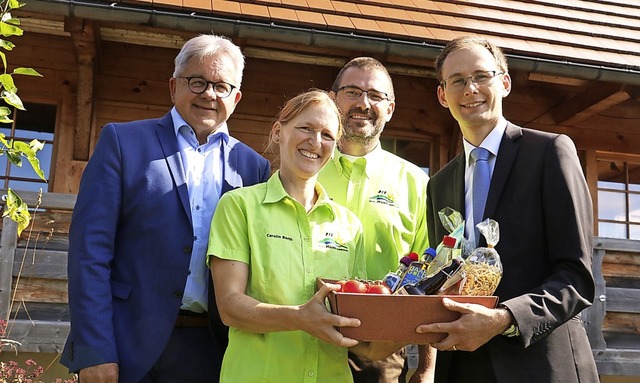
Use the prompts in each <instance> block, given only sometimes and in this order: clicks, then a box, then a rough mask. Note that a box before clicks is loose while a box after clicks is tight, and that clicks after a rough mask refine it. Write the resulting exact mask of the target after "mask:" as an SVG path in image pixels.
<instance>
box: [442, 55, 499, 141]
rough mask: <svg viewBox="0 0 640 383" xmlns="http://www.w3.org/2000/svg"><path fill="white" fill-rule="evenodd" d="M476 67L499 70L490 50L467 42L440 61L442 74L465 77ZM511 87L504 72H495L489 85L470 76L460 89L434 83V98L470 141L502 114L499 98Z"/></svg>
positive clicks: (481, 135) (484, 133)
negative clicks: (435, 96)
mask: <svg viewBox="0 0 640 383" xmlns="http://www.w3.org/2000/svg"><path fill="white" fill-rule="evenodd" d="M478 71H497V72H500V68H498V64H497V63H496V60H495V59H494V57H493V55H492V54H491V52H489V51H488V50H487V49H486V48H485V47H483V46H480V45H470V46H467V47H464V48H462V49H459V50H456V51H453V52H451V53H450V54H449V55H448V56H447V57H446V59H445V60H444V62H443V64H442V78H443V79H445V80H446V79H449V78H451V77H452V76H462V77H465V78H466V77H468V76H471V75H472V74H473V73H476V72H478ZM510 91H511V77H510V76H509V74H508V73H505V74H498V75H497V78H496V79H495V81H493V82H492V83H491V84H489V85H484V86H479V85H476V84H474V83H473V82H472V81H471V80H468V81H467V84H466V86H464V88H463V89H460V90H452V89H447V88H446V87H443V86H442V85H439V86H438V100H439V101H440V104H442V106H444V107H445V108H449V111H450V112H451V115H453V117H454V118H455V119H456V121H458V123H459V124H460V129H461V130H462V134H463V135H464V137H465V138H466V139H467V140H468V141H469V142H471V143H472V144H474V145H476V146H477V145H479V144H480V143H481V142H482V140H484V138H485V137H486V136H487V135H488V134H489V133H490V132H491V130H492V129H493V128H494V127H495V126H496V124H497V123H498V120H499V119H500V117H501V116H502V99H503V98H504V97H506V96H507V95H508V94H509V92H510Z"/></svg>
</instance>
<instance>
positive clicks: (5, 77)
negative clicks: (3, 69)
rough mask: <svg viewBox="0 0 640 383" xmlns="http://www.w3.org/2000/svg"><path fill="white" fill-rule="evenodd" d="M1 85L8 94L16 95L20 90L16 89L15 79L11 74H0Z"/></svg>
mask: <svg viewBox="0 0 640 383" xmlns="http://www.w3.org/2000/svg"><path fill="white" fill-rule="evenodd" d="M0 84H1V85H2V86H3V87H4V89H5V90H7V91H8V92H12V93H15V92H16V91H17V90H18V88H16V84H15V83H14V82H13V77H11V75H10V74H6V73H5V74H0Z"/></svg>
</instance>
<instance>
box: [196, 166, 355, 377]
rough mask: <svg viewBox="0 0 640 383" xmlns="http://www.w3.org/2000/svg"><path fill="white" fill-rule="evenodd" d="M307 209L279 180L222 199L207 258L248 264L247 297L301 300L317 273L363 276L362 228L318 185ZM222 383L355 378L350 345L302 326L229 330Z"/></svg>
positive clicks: (296, 302)
mask: <svg viewBox="0 0 640 383" xmlns="http://www.w3.org/2000/svg"><path fill="white" fill-rule="evenodd" d="M316 192H317V193H318V200H317V202H316V204H315V205H314V207H313V208H312V209H311V210H310V211H309V212H308V213H307V212H306V211H305V209H304V207H303V206H302V205H301V204H300V203H298V202H297V201H295V200H294V199H293V198H291V197H290V196H289V195H288V194H287V192H286V191H285V190H284V188H283V186H282V183H281V182H280V178H279V172H277V173H275V174H273V175H272V176H271V178H270V179H269V181H268V182H266V183H263V184H258V185H254V186H249V187H245V188H240V189H236V190H234V191H231V192H228V193H226V194H224V195H223V196H222V198H221V199H220V202H219V203H218V206H217V208H216V212H215V214H214V217H213V221H212V223H211V234H210V236H209V250H208V252H207V253H208V258H207V262H209V257H211V256H213V255H215V256H217V257H219V258H221V259H228V260H233V261H240V262H244V263H246V264H248V265H249V270H250V271H249V280H248V282H247V289H246V293H247V295H249V296H251V297H253V298H255V299H257V300H258V301H261V302H266V303H273V304H280V305H300V304H303V303H305V302H307V301H308V300H309V299H311V297H312V296H313V294H314V293H315V292H316V277H323V278H331V279H343V278H352V277H356V276H357V277H361V278H365V277H366V271H365V263H364V262H365V257H364V253H363V243H362V225H361V224H360V221H359V220H358V218H357V217H356V216H355V215H354V214H353V213H351V212H350V211H349V210H348V209H346V208H344V207H342V206H339V205H338V204H336V203H334V202H333V201H331V200H330V199H329V198H328V197H327V194H326V192H325V191H324V189H323V188H322V186H321V185H320V184H316ZM221 382H223V383H225V382H233V383H236V382H240V383H242V382H251V383H253V382H309V383H311V382H352V377H351V372H350V370H349V365H348V362H347V349H346V348H340V347H336V346H333V345H330V344H328V343H325V342H323V341H321V340H319V339H317V338H315V337H312V336H311V335H309V334H307V333H305V332H303V331H283V332H272V333H265V334H254V333H249V332H246V331H242V330H240V329H237V328H233V327H232V328H230V331H229V347H228V348H227V351H226V353H225V355H224V359H223V362H222V373H221Z"/></svg>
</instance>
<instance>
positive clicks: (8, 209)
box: [2, 188, 31, 236]
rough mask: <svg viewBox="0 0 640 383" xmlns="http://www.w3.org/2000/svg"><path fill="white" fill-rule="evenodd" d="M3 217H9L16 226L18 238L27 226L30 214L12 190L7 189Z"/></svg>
mask: <svg viewBox="0 0 640 383" xmlns="http://www.w3.org/2000/svg"><path fill="white" fill-rule="evenodd" d="M2 216H3V217H9V218H11V220H13V221H14V222H16V223H17V224H18V236H20V234H22V231H23V230H24V229H26V228H27V227H28V226H29V222H30V221H31V213H29V207H28V206H27V204H26V203H25V202H24V201H23V200H22V198H20V196H19V195H18V194H16V192H14V191H13V190H12V189H10V188H9V189H7V196H6V200H5V204H4V212H3V213H2Z"/></svg>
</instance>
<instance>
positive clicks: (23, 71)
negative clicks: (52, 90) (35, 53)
mask: <svg viewBox="0 0 640 383" xmlns="http://www.w3.org/2000/svg"><path fill="white" fill-rule="evenodd" d="M13 74H22V75H26V76H38V77H42V75H41V74H40V73H38V72H37V71H36V70H35V69H32V68H22V67H21V68H16V69H14V70H13Z"/></svg>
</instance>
